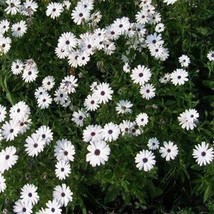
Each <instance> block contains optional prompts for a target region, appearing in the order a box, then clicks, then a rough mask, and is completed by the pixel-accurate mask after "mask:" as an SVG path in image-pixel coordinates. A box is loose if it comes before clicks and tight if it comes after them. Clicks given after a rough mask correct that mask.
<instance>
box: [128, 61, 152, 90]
mask: <svg viewBox="0 0 214 214" xmlns="http://www.w3.org/2000/svg"><path fill="white" fill-rule="evenodd" d="M151 76H152V74H151V71H150V69H149V68H147V67H146V66H144V65H138V66H137V67H136V68H134V69H133V70H132V72H131V78H132V80H133V81H134V83H136V84H139V85H141V86H142V85H144V84H145V83H146V82H148V81H149V80H150V78H151Z"/></svg>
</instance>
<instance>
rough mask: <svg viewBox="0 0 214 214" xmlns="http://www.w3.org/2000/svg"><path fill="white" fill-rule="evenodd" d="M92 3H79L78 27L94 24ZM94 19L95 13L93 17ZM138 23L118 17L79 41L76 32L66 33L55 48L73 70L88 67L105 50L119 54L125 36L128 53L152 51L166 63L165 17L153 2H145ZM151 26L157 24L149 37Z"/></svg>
mask: <svg viewBox="0 0 214 214" xmlns="http://www.w3.org/2000/svg"><path fill="white" fill-rule="evenodd" d="M92 9H93V1H92V0H82V1H79V2H78V4H77V6H76V7H75V9H74V10H73V11H72V19H73V21H74V22H75V23H76V24H78V25H79V24H88V25H89V24H90V23H88V22H87V21H89V20H91V19H92V18H91V15H90V13H91V10H92ZM92 16H93V14H92ZM135 19H136V22H130V20H129V18H128V17H122V18H117V19H116V20H115V21H114V22H113V23H112V24H110V25H108V26H107V27H105V28H99V27H97V25H93V30H92V32H87V33H83V34H80V35H79V38H77V37H76V36H75V35H74V33H72V32H65V33H63V34H62V35H61V36H60V37H59V39H58V44H57V47H56V49H55V52H56V55H57V56H58V57H59V58H60V59H65V58H66V59H68V63H69V65H70V66H71V67H75V68H76V67H78V66H83V65H86V64H87V63H88V62H89V61H90V57H91V56H92V55H94V54H95V53H96V52H97V51H101V50H102V51H104V53H105V54H107V55H112V54H113V53H114V52H115V51H116V41H117V40H118V39H119V38H120V37H125V38H126V40H127V42H126V46H127V53H128V52H130V50H131V49H134V50H138V51H140V52H141V51H142V48H148V49H149V51H150V53H151V55H152V56H154V57H155V59H158V60H161V61H165V60H166V59H167V58H168V56H169V54H168V50H167V49H166V48H165V47H164V40H163V38H162V35H161V32H163V31H164V24H163V23H161V15H160V14H159V13H158V12H156V11H155V7H154V6H153V5H152V1H141V3H140V11H139V12H138V13H137V14H136V16H135ZM148 25H155V31H156V32H155V33H152V34H149V32H148V31H147V26H148Z"/></svg>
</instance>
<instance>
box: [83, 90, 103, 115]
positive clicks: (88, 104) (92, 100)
mask: <svg viewBox="0 0 214 214" xmlns="http://www.w3.org/2000/svg"><path fill="white" fill-rule="evenodd" d="M99 104H100V103H99V101H98V99H97V98H96V97H95V96H94V95H90V94H89V95H88V96H87V97H86V99H85V101H84V106H85V108H86V110H87V111H96V110H97V109H98V108H99V107H100V105H99Z"/></svg>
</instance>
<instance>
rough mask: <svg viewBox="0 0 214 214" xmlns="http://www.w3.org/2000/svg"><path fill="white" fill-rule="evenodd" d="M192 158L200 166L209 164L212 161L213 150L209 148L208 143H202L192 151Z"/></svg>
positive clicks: (213, 156) (213, 157)
mask: <svg viewBox="0 0 214 214" xmlns="http://www.w3.org/2000/svg"><path fill="white" fill-rule="evenodd" d="M193 158H195V159H196V162H197V164H199V165H200V166H203V165H207V164H210V163H211V162H212V161H213V159H214V150H213V148H212V147H211V148H209V144H208V143H205V142H202V143H201V144H198V145H196V146H195V149H193Z"/></svg>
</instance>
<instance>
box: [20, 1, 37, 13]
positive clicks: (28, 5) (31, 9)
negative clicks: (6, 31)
mask: <svg viewBox="0 0 214 214" xmlns="http://www.w3.org/2000/svg"><path fill="white" fill-rule="evenodd" d="M37 8H38V4H37V3H36V2H35V1H33V0H26V1H25V2H24V3H23V6H22V8H21V13H22V14H23V15H25V16H32V15H33V14H34V13H35V12H36V11H37Z"/></svg>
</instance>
